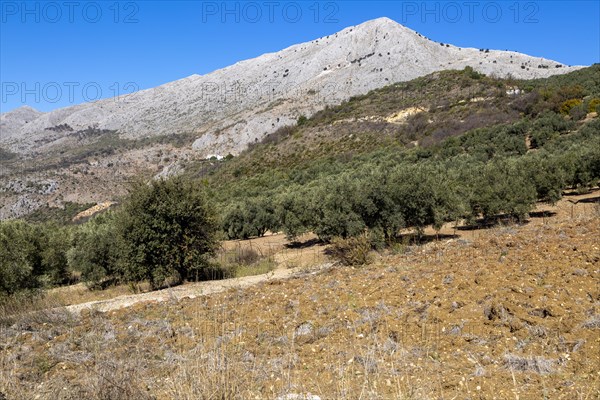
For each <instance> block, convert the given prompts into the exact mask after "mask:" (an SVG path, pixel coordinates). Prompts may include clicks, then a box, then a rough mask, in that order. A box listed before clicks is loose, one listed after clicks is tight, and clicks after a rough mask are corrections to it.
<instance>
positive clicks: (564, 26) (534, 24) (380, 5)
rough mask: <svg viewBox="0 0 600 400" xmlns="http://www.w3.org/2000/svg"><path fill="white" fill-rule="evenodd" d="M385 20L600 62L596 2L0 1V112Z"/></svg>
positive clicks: (80, 97)
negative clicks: (373, 20) (384, 18)
mask: <svg viewBox="0 0 600 400" xmlns="http://www.w3.org/2000/svg"><path fill="white" fill-rule="evenodd" d="M383 16H386V17H389V18H391V19H393V20H395V21H397V22H399V23H402V24H403V25H406V26H408V27H409V28H411V29H414V30H416V31H418V32H420V33H422V34H423V35H425V36H427V37H429V38H431V39H433V40H436V41H440V42H445V43H452V44H454V45H458V46H463V47H476V48H490V49H500V50H514V51H519V52H523V53H526V54H530V55H533V56H541V57H545V58H549V59H553V60H556V61H559V62H562V63H564V64H567V65H590V64H593V63H597V62H600V22H599V21H600V1H598V0H590V1H569V2H560V1H522V2H519V1H485V0H483V1H481V0H464V1H462V0H461V1H314V0H312V1H285V0H283V1H280V0H266V1H241V2H223V1H181V2H176V1H170V2H161V1H80V0H72V1H66V0H64V1H63V0H57V1H35V2H23V1H7V0H0V83H1V88H0V89H1V93H0V95H1V96H0V97H1V99H0V100H1V101H0V111H1V112H7V111H10V110H11V109H14V108H17V107H20V106H22V105H25V104H27V105H30V106H32V107H34V108H36V109H38V110H41V111H49V110H53V109H55V108H60V107H65V106H69V105H73V104H78V103H81V102H83V101H86V100H95V99H97V98H105V97H112V96H114V95H116V94H124V93H130V92H132V91H134V90H137V89H145V88H150V87H154V86H158V85H160V84H163V83H166V82H170V81H173V80H176V79H180V78H184V77H186V76H189V75H192V74H206V73H209V72H211V71H214V70H216V69H219V68H222V67H225V66H228V65H230V64H233V63H235V62H237V61H240V60H243V59H247V58H253V57H257V56H259V55H261V54H263V53H266V52H273V51H278V50H281V49H283V48H285V47H288V46H290V45H292V44H295V43H300V42H304V41H309V40H312V39H315V38H318V37H321V36H326V35H329V34H331V33H334V32H337V31H339V30H341V29H343V28H345V27H347V26H350V25H356V24H359V23H361V22H364V21H367V20H370V19H373V18H378V17H383Z"/></svg>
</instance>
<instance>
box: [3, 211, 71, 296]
mask: <svg viewBox="0 0 600 400" xmlns="http://www.w3.org/2000/svg"><path fill="white" fill-rule="evenodd" d="M68 238H69V234H68V230H67V228H62V227H59V226H57V225H54V224H47V225H34V224H29V223H27V222H24V221H20V220H16V221H3V222H0V295H1V294H12V293H15V292H17V291H19V290H22V289H34V288H38V287H42V286H48V285H60V284H63V283H66V282H67V281H68V279H69V273H68V270H67V260H66V251H67V249H68V246H69V241H68Z"/></svg>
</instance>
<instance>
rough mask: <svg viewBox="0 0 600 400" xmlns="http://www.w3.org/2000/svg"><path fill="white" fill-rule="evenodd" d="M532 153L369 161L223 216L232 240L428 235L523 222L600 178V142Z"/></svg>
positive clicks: (241, 204)
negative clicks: (448, 228)
mask: <svg viewBox="0 0 600 400" xmlns="http://www.w3.org/2000/svg"><path fill="white" fill-rule="evenodd" d="M596 142H598V140H596V141H587V142H586V145H580V146H575V147H573V146H571V148H570V150H569V151H566V152H560V151H557V152H548V151H545V150H544V151H538V152H534V153H530V154H527V155H526V156H514V157H494V158H493V159H491V160H489V161H486V162H481V161H479V157H478V156H468V155H456V156H454V157H452V158H450V159H446V160H439V159H428V160H421V161H419V162H415V163H409V162H405V163H400V164H397V165H389V164H385V163H384V164H383V165H380V164H376V163H368V162H367V163H364V164H363V165H360V166H358V167H355V168H350V169H348V170H347V171H345V172H342V173H340V174H335V175H325V176H323V177H321V178H319V179H316V180H313V181H311V182H308V183H307V184H302V185H299V184H290V185H287V186H285V187H284V188H281V189H278V190H277V191H275V192H271V193H269V194H263V195H258V196H253V197H248V198H246V199H242V200H238V201H236V202H234V203H233V204H232V205H231V206H230V207H229V208H228V209H227V210H226V211H225V212H224V213H223V217H222V228H223V230H224V231H225V232H226V233H227V235H228V236H229V237H230V238H248V237H250V236H260V235H262V234H264V233H265V232H266V231H267V230H270V231H283V232H285V233H286V235H287V236H288V237H290V238H295V237H297V236H299V235H301V234H303V233H306V232H309V231H312V232H314V233H315V234H317V235H318V236H319V238H321V239H322V240H325V241H329V240H331V239H332V238H334V237H342V238H347V237H353V236H357V235H360V234H362V233H364V232H365V230H371V231H375V232H379V233H381V234H382V235H383V236H384V237H385V238H386V239H391V238H393V237H394V236H395V235H396V234H397V233H398V232H399V230H400V229H402V228H415V229H416V231H417V232H418V233H421V232H422V231H423V229H424V228H425V227H426V226H433V227H434V228H435V229H439V228H440V227H441V226H442V225H443V224H444V223H445V222H449V221H456V220H459V219H467V220H469V221H474V220H475V219H477V218H480V217H483V218H487V219H489V218H493V217H495V216H498V215H507V216H509V217H512V218H514V219H515V220H522V219H523V218H525V217H526V216H527V214H528V213H529V212H530V211H531V210H532V209H533V208H534V206H535V203H536V202H537V201H545V202H548V203H555V202H556V201H558V200H559V199H560V197H561V195H562V192H563V189H565V188H566V187H590V186H594V185H596V184H597V183H598V182H599V181H600V150H599V147H600V146H598V147H596V146H590V145H589V144H590V143H596ZM598 144H600V143H598Z"/></svg>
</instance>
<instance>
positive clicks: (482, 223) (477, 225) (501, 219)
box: [456, 211, 556, 231]
mask: <svg viewBox="0 0 600 400" xmlns="http://www.w3.org/2000/svg"><path fill="white" fill-rule="evenodd" d="M542 213H543V211H542ZM549 213H552V212H549ZM531 214H537V212H534V213H531ZM531 214H530V217H531ZM554 214H556V213H554ZM540 217H541V216H540ZM540 217H538V216H533V217H532V218H540ZM528 223H529V220H527V219H525V220H521V221H519V220H518V219H516V218H515V217H514V216H512V215H507V214H500V215H494V216H493V217H487V218H479V219H477V220H475V222H474V223H472V224H469V225H463V226H457V227H456V229H457V230H459V231H475V230H478V229H490V228H495V227H499V226H512V225H520V226H522V225H527V224H528Z"/></svg>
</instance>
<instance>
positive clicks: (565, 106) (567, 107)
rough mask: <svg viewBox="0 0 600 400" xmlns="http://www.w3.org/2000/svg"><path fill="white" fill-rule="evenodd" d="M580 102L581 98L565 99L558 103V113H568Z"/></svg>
mask: <svg viewBox="0 0 600 400" xmlns="http://www.w3.org/2000/svg"><path fill="white" fill-rule="evenodd" d="M581 103H582V101H581V99H569V100H565V101H564V102H563V103H562V104H561V105H560V113H561V114H563V115H568V114H569V112H570V111H571V109H572V108H573V107H576V106H578V105H580V104H581Z"/></svg>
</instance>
